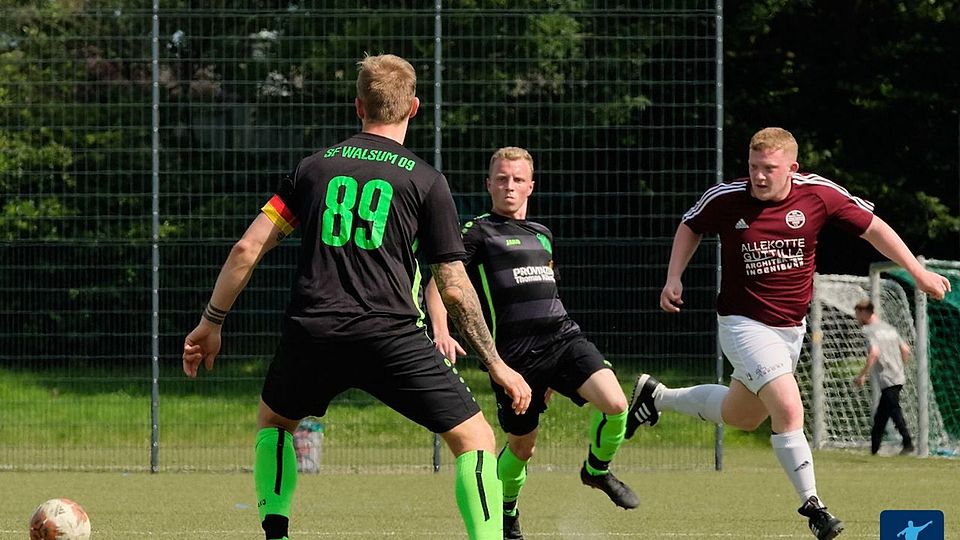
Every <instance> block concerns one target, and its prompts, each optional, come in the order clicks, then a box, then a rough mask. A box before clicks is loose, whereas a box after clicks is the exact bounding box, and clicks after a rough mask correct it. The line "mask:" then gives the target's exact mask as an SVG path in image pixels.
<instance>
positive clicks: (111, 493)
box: [0, 443, 960, 540]
mask: <svg viewBox="0 0 960 540" xmlns="http://www.w3.org/2000/svg"><path fill="white" fill-rule="evenodd" d="M628 444H631V443H628ZM815 462H816V463H815V464H816V467H817V478H818V487H819V489H820V493H821V495H822V496H823V497H824V499H825V500H826V502H827V503H828V504H829V506H830V509H831V511H833V512H835V513H836V514H837V515H838V516H839V517H840V518H841V519H843V520H844V521H845V522H846V525H847V530H846V531H845V532H844V533H843V535H842V536H841V538H851V539H853V538H877V537H878V532H879V515H880V512H881V511H882V510H885V509H939V510H942V511H943V512H944V515H945V518H946V530H947V536H946V537H947V538H954V539H957V538H960V501H958V498H957V494H958V493H960V491H958V489H960V488H958V486H960V466H958V464H957V462H956V461H955V460H946V459H917V458H910V457H871V456H869V455H865V454H862V453H849V452H839V451H823V452H816V453H815ZM621 476H622V478H623V479H624V480H625V481H627V482H628V483H629V484H631V485H632V486H633V487H634V488H635V489H636V491H637V492H638V493H639V494H640V496H641V499H642V503H641V506H640V508H639V509H637V510H633V511H624V510H620V509H618V508H616V507H614V506H613V504H611V503H610V502H609V501H608V500H607V499H606V497H605V496H604V495H603V494H602V493H600V492H599V491H596V490H591V489H589V488H586V487H584V486H582V485H580V483H579V480H578V478H577V476H576V474H575V473H574V472H569V471H566V472H552V471H544V470H539V471H538V470H536V468H532V470H531V472H530V474H529V479H528V483H527V486H526V488H525V489H524V493H523V496H522V498H521V511H522V519H521V523H522V525H523V528H524V532H525V535H526V537H527V538H529V539H531V540H536V539H563V538H570V539H587V538H589V539H605V538H610V539H625V538H636V539H640V538H645V539H647V538H653V539H657V538H664V539H717V538H736V539H748V538H771V539H772V538H779V539H786V538H797V539H809V538H813V537H812V536H811V535H810V533H809V531H807V529H806V524H805V521H804V520H803V519H802V518H801V517H800V516H799V515H797V514H796V507H797V506H798V501H797V497H796V496H795V495H794V493H793V489H792V487H791V486H790V485H789V482H788V481H787V478H786V476H785V475H784V474H783V472H782V471H781V470H780V468H779V466H778V465H777V464H776V461H775V458H774V457H773V454H772V452H770V451H769V449H763V448H751V447H744V448H728V450H727V455H726V458H725V467H724V471H722V472H715V471H703V470H701V471H648V472H626V473H624V474H622V475H621ZM252 482H253V480H252V476H251V475H250V474H249V473H223V474H212V473H191V474H179V473H162V474H157V475H150V474H147V473H139V472H138V473H120V472H109V473H101V472H97V473H93V472H70V473H62V472H4V473H0V539H11V540H13V539H17V540H19V539H23V538H26V537H27V521H28V519H29V516H30V513H31V512H32V511H33V508H34V507H35V506H36V505H37V504H39V503H40V502H42V501H43V500H46V499H48V498H52V497H68V498H73V499H75V500H77V501H78V502H80V503H81V504H82V505H83V506H84V507H85V508H86V509H87V511H88V513H89V514H90V516H91V520H92V523H93V538H94V539H97V540H100V539H131V538H133V539H135V538H156V539H181V538H231V539H252V540H254V539H258V538H262V536H261V534H260V530H259V523H258V520H257V511H256V507H255V503H254V500H253V499H254V496H253V489H252ZM452 484H453V476H452V474H451V471H450V467H449V465H448V466H446V467H445V468H444V470H443V471H441V472H440V473H439V474H431V473H408V474H324V473H321V474H319V475H301V477H300V484H299V487H298V492H297V496H296V499H295V501H294V519H293V522H292V526H291V537H292V538H293V539H294V540H300V539H311V538H314V539H316V538H345V539H368V538H369V539H377V538H391V539H411V540H413V539H431V538H437V539H461V538H466V535H465V534H464V533H463V529H462V525H461V522H460V518H459V515H458V514H457V511H456V506H455V503H454V499H453V486H452Z"/></svg>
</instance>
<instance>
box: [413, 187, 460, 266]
mask: <svg viewBox="0 0 960 540" xmlns="http://www.w3.org/2000/svg"><path fill="white" fill-rule="evenodd" d="M417 236H418V237H419V238H420V248H421V249H422V250H423V257H424V260H425V261H426V262H427V264H437V263H443V262H451V261H462V260H463V258H464V256H465V254H464V250H463V240H462V239H461V238H460V218H459V217H458V216H457V207H456V206H455V205H454V204H453V195H451V194H450V186H448V185H447V179H446V178H444V176H443V175H442V174H441V175H438V176H437V179H436V181H434V183H433V186H432V187H431V188H430V191H428V192H427V194H426V196H425V197H424V199H423V205H422V206H421V207H420V224H419V231H418V232H417Z"/></svg>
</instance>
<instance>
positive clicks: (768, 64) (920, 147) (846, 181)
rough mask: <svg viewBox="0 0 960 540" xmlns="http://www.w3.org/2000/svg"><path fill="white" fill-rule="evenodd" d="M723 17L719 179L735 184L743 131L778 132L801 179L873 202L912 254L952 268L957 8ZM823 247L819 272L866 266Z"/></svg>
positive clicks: (776, 4) (956, 246)
mask: <svg viewBox="0 0 960 540" xmlns="http://www.w3.org/2000/svg"><path fill="white" fill-rule="evenodd" d="M725 12H726V27H725V36H726V52H725V57H726V73H725V80H726V83H727V84H726V113H727V116H726V132H727V144H726V149H727V151H726V160H725V162H726V169H727V171H728V172H729V175H730V176H743V175H745V174H746V164H745V161H746V154H747V152H746V142H747V140H748V139H749V137H750V134H751V133H752V132H753V131H755V130H756V129H758V128H760V127H763V126H767V125H781V126H783V127H786V128H788V129H790V130H791V131H793V132H794V134H795V135H796V136H797V138H798V139H799V142H800V144H801V156H800V161H801V169H802V170H812V171H816V172H819V173H820V174H823V175H824V176H827V177H829V178H832V179H834V180H836V181H838V182H840V183H841V184H843V185H845V186H846V187H848V188H849V189H851V190H852V191H854V192H856V193H858V194H862V195H864V196H866V197H867V198H868V199H870V200H872V201H873V202H875V203H876V205H877V209H876V211H877V214H878V215H880V216H881V217H883V218H884V219H885V220H886V221H888V222H889V223H891V224H892V225H893V226H894V227H895V228H896V229H898V230H899V231H900V232H901V233H902V235H903V236H904V238H905V240H906V241H907V243H908V244H909V245H910V246H911V247H912V248H913V249H914V251H915V252H917V253H918V254H924V255H926V256H932V257H940V258H950V259H957V258H960V217H958V204H960V193H958V180H957V179H958V161H960V156H958V155H957V147H958V141H960V133H958V127H960V122H958V114H960V101H958V96H960V77H958V76H957V73H956V70H955V69H952V68H951V67H949V66H953V65H955V64H956V58H955V55H956V51H957V50H958V45H960V43H958V36H960V2H957V1H955V0H929V1H926V2H902V1H896V0H871V1H866V0H860V1H850V2H834V1H830V0H802V1H796V2H787V1H782V0H759V1H758V0H752V1H745V0H734V1H728V2H726V3H725ZM825 240H826V243H827V247H828V248H831V249H833V250H834V254H836V255H838V256H837V257H824V258H821V266H822V267H823V268H825V269H827V270H828V271H829V270H830V269H837V270H838V271H855V270H856V271H858V273H860V271H861V270H862V267H863V266H864V265H865V262H863V261H862V260H861V261H858V260H857V259H858V258H861V259H869V258H871V257H876V255H874V254H873V253H872V250H869V249H866V248H864V246H863V245H860V244H857V245H854V246H852V248H851V246H850V245H837V244H835V243H834V242H835V240H834V239H833V238H832V237H828V238H825ZM832 243H834V244H833V245H832V246H831V244H832ZM846 249H854V250H855V251H856V252H857V253H858V254H859V255H860V256H861V257H856V256H850V253H847V256H844V257H841V256H839V255H841V253H843V252H844V251H845V250H846Z"/></svg>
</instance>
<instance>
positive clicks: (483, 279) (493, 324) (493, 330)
mask: <svg viewBox="0 0 960 540" xmlns="http://www.w3.org/2000/svg"><path fill="white" fill-rule="evenodd" d="M477 270H478V271H479V272H480V283H481V285H483V295H484V296H485V297H486V298H487V305H488V306H490V334H491V335H492V336H493V341H494V342H496V341H497V312H496V310H495V309H493V295H492V294H490V283H489V282H487V271H486V270H485V269H484V268H483V265H482V264H478V265H477Z"/></svg>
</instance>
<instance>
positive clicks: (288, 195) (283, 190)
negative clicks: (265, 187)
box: [275, 161, 303, 217]
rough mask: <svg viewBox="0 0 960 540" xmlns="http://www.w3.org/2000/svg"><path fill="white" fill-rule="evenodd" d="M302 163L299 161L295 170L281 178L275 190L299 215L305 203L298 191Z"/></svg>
mask: <svg viewBox="0 0 960 540" xmlns="http://www.w3.org/2000/svg"><path fill="white" fill-rule="evenodd" d="M300 163H303V162H302V161H301V162H300ZM300 163H297V168H296V169H294V170H293V172H291V173H290V174H285V175H284V176H283V178H281V179H280V182H278V184H277V190H276V192H275V194H276V196H277V197H280V200H282V201H283V204H285V205H286V206H287V208H289V209H290V211H291V212H293V214H294V215H295V216H297V217H300V216H301V205H302V204H303V203H302V199H303V197H302V196H301V194H298V193H297V185H298V182H297V175H298V174H300Z"/></svg>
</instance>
